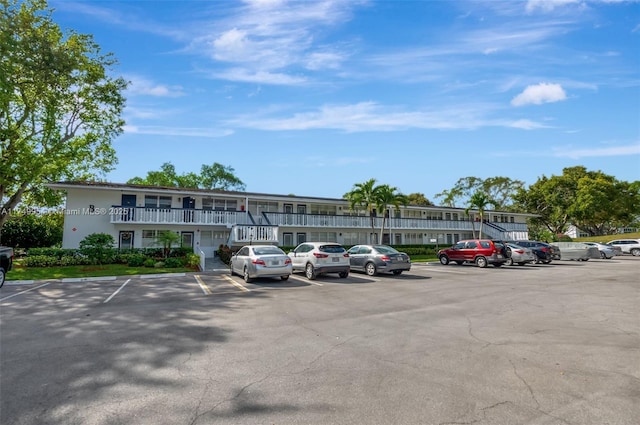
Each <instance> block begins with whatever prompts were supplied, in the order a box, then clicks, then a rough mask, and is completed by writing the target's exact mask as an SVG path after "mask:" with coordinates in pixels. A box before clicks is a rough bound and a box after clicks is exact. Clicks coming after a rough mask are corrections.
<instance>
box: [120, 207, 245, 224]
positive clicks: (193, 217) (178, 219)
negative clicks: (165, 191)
mask: <svg viewBox="0 0 640 425" xmlns="http://www.w3.org/2000/svg"><path fill="white" fill-rule="evenodd" d="M110 213H111V223H114V224H117V223H127V224H130V223H133V224H137V223H139V224H194V225H203V224H211V225H224V226H232V225H234V224H253V223H252V221H251V218H250V217H249V214H248V213H247V212H245V211H216V210H196V209H188V208H145V207H120V206H114V207H111V209H110Z"/></svg>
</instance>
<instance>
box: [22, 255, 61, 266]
mask: <svg viewBox="0 0 640 425" xmlns="http://www.w3.org/2000/svg"><path fill="white" fill-rule="evenodd" d="M23 264H24V265H25V266H26V267H53V266H59V265H60V260H59V259H58V258H57V257H52V256H49V255H30V256H28V257H27V258H25V259H24V263H23Z"/></svg>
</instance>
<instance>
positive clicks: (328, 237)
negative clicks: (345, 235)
mask: <svg viewBox="0 0 640 425" xmlns="http://www.w3.org/2000/svg"><path fill="white" fill-rule="evenodd" d="M311 240H312V241H325V242H338V238H337V236H336V232H311Z"/></svg>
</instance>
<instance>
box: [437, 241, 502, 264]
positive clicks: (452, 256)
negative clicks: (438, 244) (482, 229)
mask: <svg viewBox="0 0 640 425" xmlns="http://www.w3.org/2000/svg"><path fill="white" fill-rule="evenodd" d="M438 258H439V259H440V263H441V264H444V265H447V264H449V263H450V262H451V261H453V262H455V263H456V264H463V263H475V264H476V265H477V266H478V267H483V268H484V267H487V265H488V264H492V265H493V266H494V267H500V266H502V265H503V264H504V263H506V262H507V255H506V248H505V246H504V244H503V243H502V242H501V241H493V240H491V239H469V240H462V241H458V242H457V243H456V244H455V245H453V246H452V247H451V248H446V249H441V250H440V251H438Z"/></svg>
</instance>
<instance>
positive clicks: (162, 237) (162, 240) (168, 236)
mask: <svg viewBox="0 0 640 425" xmlns="http://www.w3.org/2000/svg"><path fill="white" fill-rule="evenodd" d="M179 240H180V235H179V234H177V233H174V232H172V231H171V230H163V231H161V232H159V233H158V235H157V236H156V242H157V243H158V244H160V245H162V252H163V254H164V258H167V257H168V256H169V253H170V252H171V246H172V245H173V244H174V243H177V242H178V241H179Z"/></svg>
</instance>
